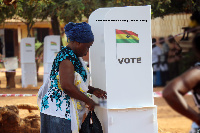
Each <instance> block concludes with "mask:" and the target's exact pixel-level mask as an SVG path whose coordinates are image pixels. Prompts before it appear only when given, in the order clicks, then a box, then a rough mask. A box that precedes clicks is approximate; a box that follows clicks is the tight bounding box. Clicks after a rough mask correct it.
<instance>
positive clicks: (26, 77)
mask: <svg viewBox="0 0 200 133" xmlns="http://www.w3.org/2000/svg"><path fill="white" fill-rule="evenodd" d="M20 57H21V70H22V87H27V86H28V85H32V86H34V87H36V86H37V71H36V63H35V38H33V37H28V38H23V39H22V40H21V44H20Z"/></svg>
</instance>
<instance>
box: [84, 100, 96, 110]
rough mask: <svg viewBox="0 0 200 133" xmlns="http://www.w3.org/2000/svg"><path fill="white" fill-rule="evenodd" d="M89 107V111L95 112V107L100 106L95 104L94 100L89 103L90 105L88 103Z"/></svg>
mask: <svg viewBox="0 0 200 133" xmlns="http://www.w3.org/2000/svg"><path fill="white" fill-rule="evenodd" d="M86 104H87V105H88V107H87V108H88V109H89V110H90V111H93V110H94V108H95V106H99V105H98V104H97V103H95V102H94V101H93V100H92V99H91V100H90V101H89V102H88V103H86Z"/></svg>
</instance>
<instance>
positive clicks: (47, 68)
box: [43, 62, 53, 83]
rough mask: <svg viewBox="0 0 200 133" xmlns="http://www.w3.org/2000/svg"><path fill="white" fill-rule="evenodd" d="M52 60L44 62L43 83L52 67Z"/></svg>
mask: <svg viewBox="0 0 200 133" xmlns="http://www.w3.org/2000/svg"><path fill="white" fill-rule="evenodd" d="M52 65H53V62H52V63H44V64H43V66H44V75H43V83H45V81H46V80H47V78H48V77H49V75H50V72H51V68H52Z"/></svg>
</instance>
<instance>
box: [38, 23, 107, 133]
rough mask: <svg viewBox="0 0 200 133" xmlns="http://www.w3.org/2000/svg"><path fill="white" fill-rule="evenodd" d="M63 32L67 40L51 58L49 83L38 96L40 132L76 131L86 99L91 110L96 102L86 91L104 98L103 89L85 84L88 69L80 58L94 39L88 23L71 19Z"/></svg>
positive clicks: (68, 132) (64, 132)
mask: <svg viewBox="0 0 200 133" xmlns="http://www.w3.org/2000/svg"><path fill="white" fill-rule="evenodd" d="M65 33H66V36H67V38H68V39H69V40H70V42H69V44H68V46H66V47H63V48H62V49H61V50H60V52H59V53H58V54H57V56H56V58H55V59H54V62H53V65H52V70H51V73H50V80H51V86H50V87H49V89H48V92H47V93H46V94H45V96H44V97H43V99H42V100H41V107H40V112H41V113H40V115H41V133H71V132H78V131H79V128H80V125H81V122H82V121H81V119H82V117H83V114H84V113H83V112H84V108H85V103H86V104H87V105H88V106H89V107H88V108H89V109H90V110H94V107H95V106H96V105H97V104H96V103H95V102H94V101H93V100H92V99H90V98H89V97H87V96H86V95H85V94H86V93H87V92H88V93H91V94H94V95H95V96H97V97H98V98H106V92H105V91H102V90H100V89H98V88H94V87H91V86H88V85H89V72H88V70H87V68H86V66H85V64H84V61H83V60H82V58H81V57H82V56H85V55H86V54H87V52H88V50H89V48H90V46H92V43H93V41H94V36H93V33H92V31H91V27H90V25H89V24H87V23H85V22H83V23H72V22H70V23H69V24H67V25H66V26H65Z"/></svg>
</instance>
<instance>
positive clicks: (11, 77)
mask: <svg viewBox="0 0 200 133" xmlns="http://www.w3.org/2000/svg"><path fill="white" fill-rule="evenodd" d="M15 74H16V72H15V70H14V72H6V81H7V85H6V88H15Z"/></svg>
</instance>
